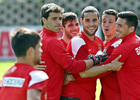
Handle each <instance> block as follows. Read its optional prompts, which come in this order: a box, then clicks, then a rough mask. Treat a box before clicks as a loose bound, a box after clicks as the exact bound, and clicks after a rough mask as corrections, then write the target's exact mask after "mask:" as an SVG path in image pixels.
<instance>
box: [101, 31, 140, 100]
mask: <svg viewBox="0 0 140 100" xmlns="http://www.w3.org/2000/svg"><path fill="white" fill-rule="evenodd" d="M120 54H121V55H122V57H121V58H120V59H119V61H120V62H124V64H123V66H122V68H121V70H120V71H118V72H116V73H117V77H118V82H119V86H120V90H121V100H140V38H139V37H138V36H136V35H135V32H134V33H130V34H129V35H127V36H126V37H125V38H124V39H123V40H122V43H121V44H120V45H119V46H118V47H116V48H115V49H114V50H113V52H112V54H111V55H110V57H109V58H108V59H107V60H106V61H105V62H103V64H107V63H110V62H111V61H112V60H113V59H115V58H116V57H117V56H119V55H120Z"/></svg>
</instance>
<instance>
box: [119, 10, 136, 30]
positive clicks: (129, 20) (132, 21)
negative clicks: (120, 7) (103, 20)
mask: <svg viewBox="0 0 140 100" xmlns="http://www.w3.org/2000/svg"><path fill="white" fill-rule="evenodd" d="M118 18H122V19H125V20H126V24H127V26H128V27H131V26H134V27H135V30H136V28H137V26H138V20H139V18H138V16H137V15H136V14H135V13H134V12H132V11H123V12H120V13H118Z"/></svg>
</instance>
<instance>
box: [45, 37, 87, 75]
mask: <svg viewBox="0 0 140 100" xmlns="http://www.w3.org/2000/svg"><path fill="white" fill-rule="evenodd" d="M47 48H48V52H49V53H50V55H51V56H52V58H53V59H54V60H55V62H56V63H58V64H60V65H61V66H62V67H63V68H64V69H66V70H67V71H70V72H72V73H79V72H81V71H84V70H85V69H86V63H85V61H83V60H79V61H77V60H75V59H74V58H73V57H72V56H71V55H70V54H69V53H68V52H67V51H66V50H65V48H64V46H63V44H62V42H61V41H59V40H57V39H54V40H52V41H50V42H49V44H48V46H47Z"/></svg>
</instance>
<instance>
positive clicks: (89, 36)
mask: <svg viewBox="0 0 140 100" xmlns="http://www.w3.org/2000/svg"><path fill="white" fill-rule="evenodd" d="M83 33H84V34H85V35H86V36H87V37H88V38H89V39H90V40H91V41H94V39H95V34H94V35H88V34H87V33H86V32H84V31H83Z"/></svg>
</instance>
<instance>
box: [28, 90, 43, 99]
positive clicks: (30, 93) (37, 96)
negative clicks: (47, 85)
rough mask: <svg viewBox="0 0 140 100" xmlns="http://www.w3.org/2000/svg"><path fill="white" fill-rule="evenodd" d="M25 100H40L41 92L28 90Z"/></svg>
mask: <svg viewBox="0 0 140 100" xmlns="http://www.w3.org/2000/svg"><path fill="white" fill-rule="evenodd" d="M27 100H41V91H40V90H37V89H29V90H28V91H27Z"/></svg>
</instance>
